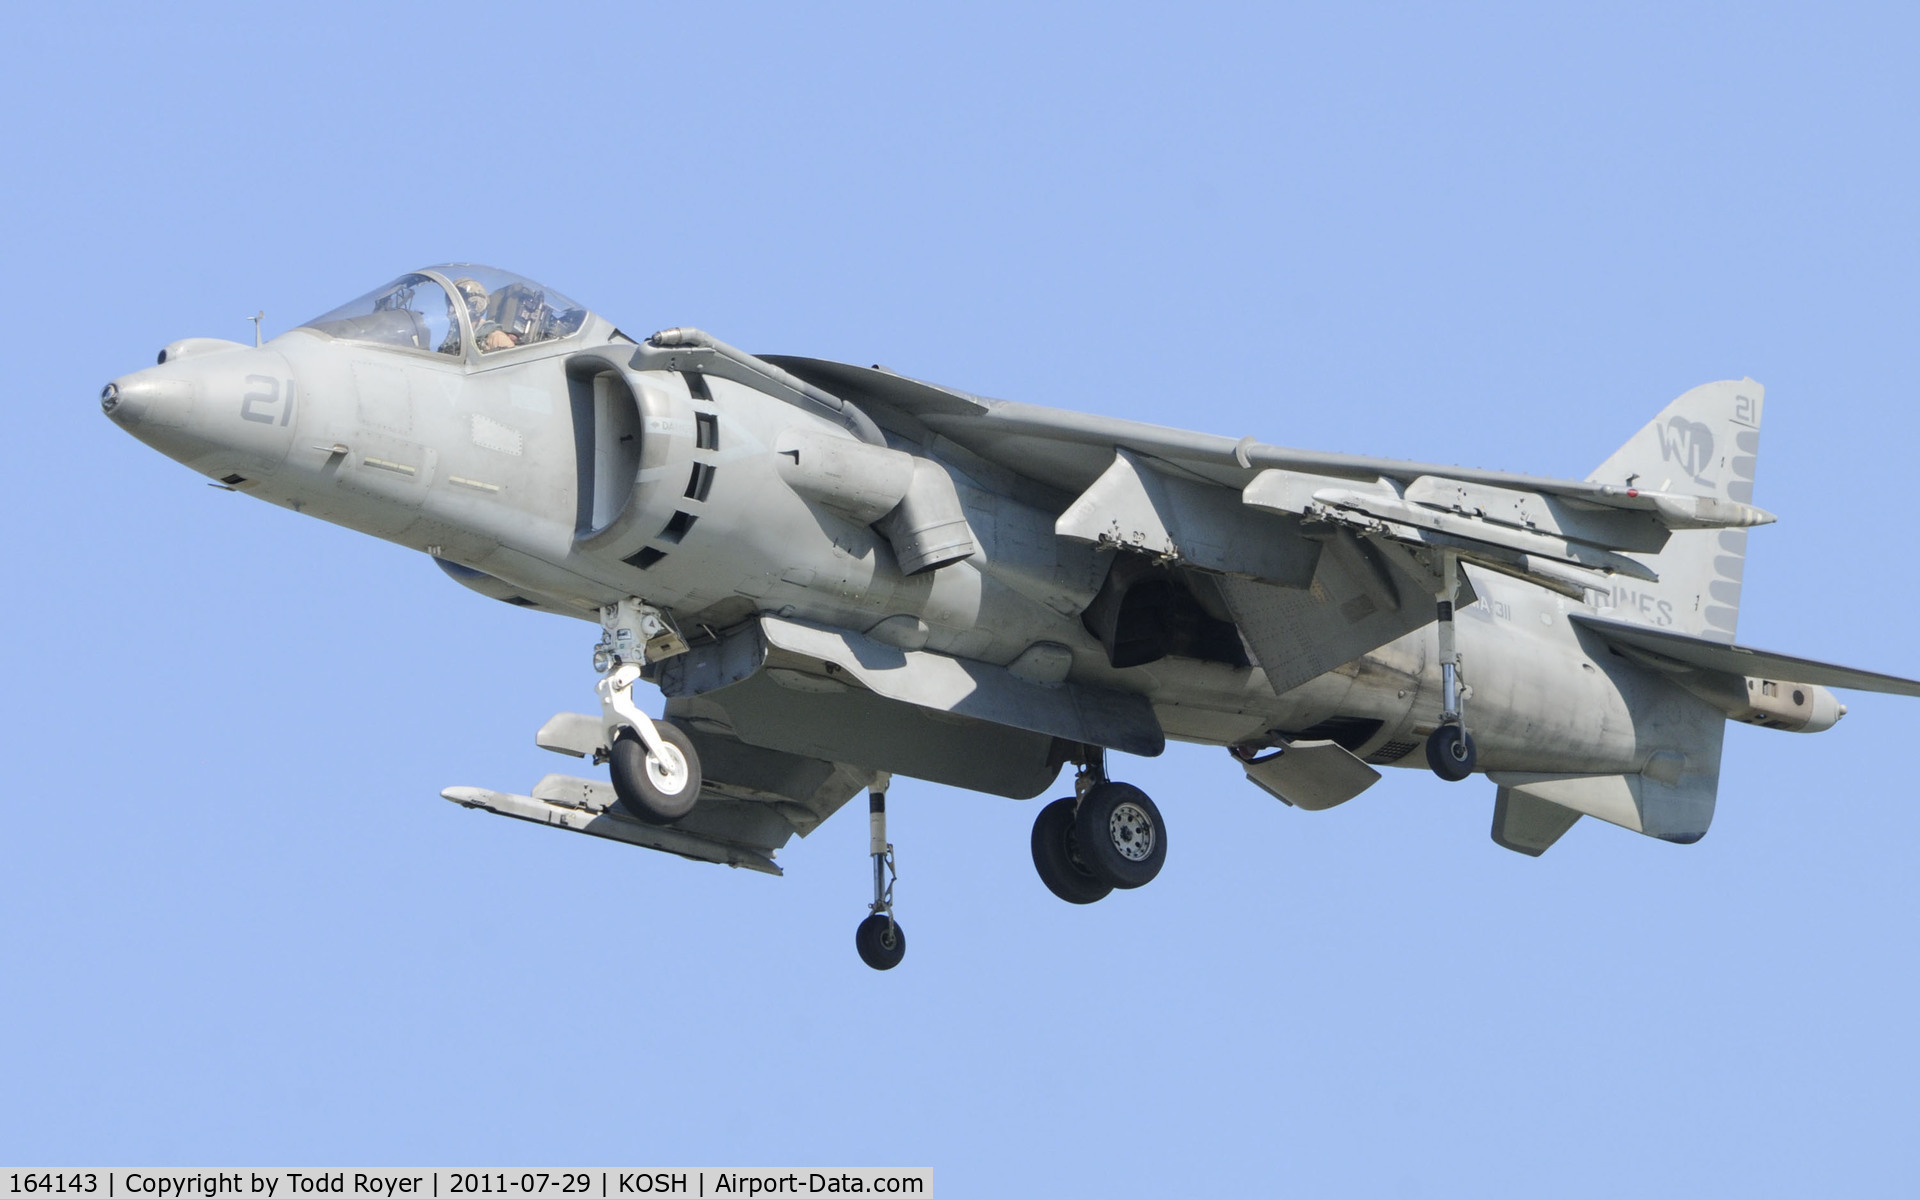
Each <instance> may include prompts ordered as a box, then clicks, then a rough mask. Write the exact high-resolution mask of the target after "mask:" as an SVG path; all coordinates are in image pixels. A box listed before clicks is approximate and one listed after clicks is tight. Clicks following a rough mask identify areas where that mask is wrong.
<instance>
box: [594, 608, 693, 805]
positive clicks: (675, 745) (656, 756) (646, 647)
mask: <svg viewBox="0 0 1920 1200" xmlns="http://www.w3.org/2000/svg"><path fill="white" fill-rule="evenodd" d="M600 625H601V627H602V628H603V629H604V630H605V632H604V633H603V634H602V635H601V638H600V644H599V645H597V646H595V647H594V648H593V669H594V670H596V671H600V672H602V673H603V674H602V677H601V680H600V682H599V683H598V684H597V685H596V687H595V690H597V691H598V692H599V693H600V712H601V721H602V726H603V730H604V732H605V733H606V737H607V743H606V745H607V761H608V764H609V766H610V768H611V770H612V773H613V790H614V794H615V795H617V796H619V797H620V803H621V804H622V805H623V806H624V807H625V808H626V810H627V811H628V812H629V813H631V814H633V816H635V817H636V818H638V819H639V820H642V821H645V822H647V823H648V824H650V825H671V824H673V823H674V822H675V821H678V820H679V819H680V818H681V817H684V816H686V815H687V814H688V813H690V812H692V811H693V806H694V804H695V803H696V802H698V801H699V799H700V782H701V779H700V755H699V754H698V753H697V752H696V751H695V750H694V748H693V743H692V742H691V741H690V740H688V738H687V735H686V734H684V733H682V732H681V731H680V730H679V729H677V728H675V727H674V726H672V725H668V724H666V723H665V722H656V721H654V720H653V718H651V717H649V716H647V714H645V713H643V712H641V711H640V709H639V706H638V705H636V704H634V702H633V685H634V684H635V683H636V682H638V681H639V679H640V669H641V667H643V666H644V665H646V664H647V663H648V662H655V661H658V660H660V659H663V658H672V657H673V656H675V655H677V654H685V653H686V650H687V643H686V642H685V640H683V639H682V638H681V637H680V635H679V634H678V633H676V632H675V631H674V628H673V626H672V625H671V624H670V623H669V622H668V620H667V617H666V614H665V613H663V612H661V611H660V610H659V609H657V608H654V607H653V606H652V605H649V604H647V603H646V602H644V601H642V600H640V599H639V598H637V597H634V596H629V597H627V598H626V599H625V600H622V601H620V602H619V603H617V604H607V605H602V606H601V609H600Z"/></svg>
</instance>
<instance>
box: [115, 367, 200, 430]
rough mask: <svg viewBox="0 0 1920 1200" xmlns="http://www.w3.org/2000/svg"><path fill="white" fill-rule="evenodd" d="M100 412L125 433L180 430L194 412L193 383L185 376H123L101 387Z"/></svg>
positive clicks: (141, 374)
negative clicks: (125, 431)
mask: <svg viewBox="0 0 1920 1200" xmlns="http://www.w3.org/2000/svg"><path fill="white" fill-rule="evenodd" d="M100 411H101V412H103V413H105V414H106V415H107V419H108V420H110V421H112V422H113V423H114V424H116V425H118V426H120V427H121V428H122V429H125V430H127V431H128V432H133V431H135V430H139V429H143V428H161V429H179V428H182V427H184V426H185V425H186V424H187V422H188V420H189V419H190V418H191V417H192V415H193V384H192V383H191V382H190V381H188V380H185V379H164V378H162V379H155V378H152V377H150V376H146V373H145V372H141V373H139V374H135V375H130V376H126V377H124V378H121V379H116V380H114V381H113V382H112V383H109V384H108V385H107V386H106V387H104V388H102V389H100Z"/></svg>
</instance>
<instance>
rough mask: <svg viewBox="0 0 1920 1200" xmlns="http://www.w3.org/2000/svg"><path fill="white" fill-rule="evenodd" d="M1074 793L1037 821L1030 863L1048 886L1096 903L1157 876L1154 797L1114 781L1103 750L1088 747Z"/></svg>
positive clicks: (1160, 836) (1163, 854)
mask: <svg viewBox="0 0 1920 1200" xmlns="http://www.w3.org/2000/svg"><path fill="white" fill-rule="evenodd" d="M1074 792H1075V794H1074V795H1073V796H1070V797H1065V798H1063V799H1059V800H1055V801H1054V802H1053V803H1051V804H1049V805H1047V806H1046V807H1045V808H1043V809H1041V810H1040V815H1039V816H1038V817H1037V818H1035V819H1034V822H1033V866H1034V869H1035V870H1036V871H1038V872H1039V874H1040V882H1041V883H1044V884H1045V885H1046V886H1047V890H1048V891H1050V892H1052V893H1053V894H1054V895H1056V896H1058V897H1060V898H1061V899H1062V900H1065V901H1066V902H1067V903H1069V904H1092V903H1094V902H1095V901H1096V900H1102V899H1105V898H1106V897H1107V895H1108V894H1109V893H1111V892H1112V891H1113V890H1114V889H1115V888H1120V889H1123V890H1124V889H1131V888H1137V887H1143V886H1145V885H1146V884H1149V883H1151V882H1153V879H1154V877H1155V876H1156V875H1158V874H1159V873H1160V868H1161V866H1162V865H1163V864H1165V862H1166V861H1167V830H1166V823H1165V821H1164V820H1163V819H1162V818H1161V816H1160V809H1159V807H1158V806H1156V805H1155V804H1154V802H1153V800H1152V799H1151V798H1149V797H1148V796H1147V794H1146V793H1145V792H1143V791H1141V790H1140V789H1139V788H1137V787H1134V786H1133V785H1132V784H1130V783H1115V782H1113V781H1111V780H1109V779H1108V778H1107V771H1106V754H1105V753H1104V752H1103V751H1100V750H1094V751H1093V752H1092V753H1091V754H1089V756H1088V759H1087V764H1086V766H1085V767H1083V768H1082V770H1081V772H1080V775H1079V778H1078V779H1076V780H1075V783H1074Z"/></svg>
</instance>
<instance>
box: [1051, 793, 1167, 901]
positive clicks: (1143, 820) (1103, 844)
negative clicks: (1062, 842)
mask: <svg viewBox="0 0 1920 1200" xmlns="http://www.w3.org/2000/svg"><path fill="white" fill-rule="evenodd" d="M1073 837H1074V845H1075V846H1076V847H1077V848H1078V850H1079V853H1080V861H1081V862H1082V863H1084V864H1085V865H1086V868H1087V871H1088V872H1089V873H1090V874H1091V875H1092V876H1093V877H1094V878H1095V879H1097V880H1099V881H1100V882H1101V883H1105V884H1109V885H1111V886H1113V887H1117V888H1137V887H1144V886H1146V885H1147V884H1149V883H1152V882H1153V877H1154V876H1156V875H1158V874H1159V873H1160V868H1161V867H1162V866H1163V865H1165V863H1166V861H1167V827H1166V822H1165V821H1163V820H1162V819H1161V817H1160V810H1159V808H1158V807H1156V806H1155V805H1154V803H1153V801H1152V800H1151V799H1149V798H1148V796H1147V794H1146V793H1145V792H1143V791H1141V790H1140V789H1139V788H1137V787H1134V786H1133V785H1132V784H1130V783H1097V784H1095V785H1094V786H1093V787H1091V788H1089V789H1087V794H1086V795H1085V796H1082V797H1081V798H1080V808H1079V811H1077V812H1076V813H1075V814H1074V817H1073Z"/></svg>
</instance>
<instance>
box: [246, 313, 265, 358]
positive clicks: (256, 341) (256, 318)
mask: <svg viewBox="0 0 1920 1200" xmlns="http://www.w3.org/2000/svg"><path fill="white" fill-rule="evenodd" d="M266 315H267V310H266V309H264V308H263V309H261V310H260V311H259V312H257V313H255V314H253V315H252V316H250V317H248V318H247V320H249V321H252V322H253V346H254V349H256V350H257V349H259V348H260V320H261V318H263V317H265V316H266Z"/></svg>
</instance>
